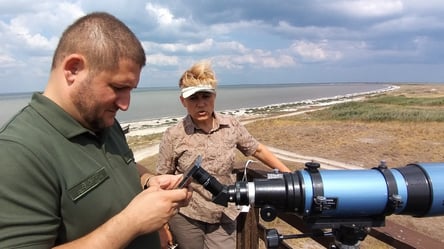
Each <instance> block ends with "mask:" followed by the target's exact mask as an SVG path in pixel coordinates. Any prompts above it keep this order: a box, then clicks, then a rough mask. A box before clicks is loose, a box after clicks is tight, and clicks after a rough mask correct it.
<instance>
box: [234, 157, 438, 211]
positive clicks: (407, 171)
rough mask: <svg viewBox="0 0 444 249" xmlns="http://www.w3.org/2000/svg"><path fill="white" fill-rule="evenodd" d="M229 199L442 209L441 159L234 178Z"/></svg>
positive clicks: (281, 206)
mask: <svg viewBox="0 0 444 249" xmlns="http://www.w3.org/2000/svg"><path fill="white" fill-rule="evenodd" d="M228 194H229V195H230V198H229V201H230V202H235V203H236V204H240V205H245V204H248V203H250V204H253V205H255V206H256V207H264V206H272V207H274V208H276V209H278V210H284V211H290V212H295V213H297V214H299V215H302V216H306V217H313V216H316V217H332V218H349V217H352V218H355V217H376V216H386V215H390V214H404V215H412V216H416V217H422V216H437V215H444V163H418V164H409V165H406V166H404V167H400V168H393V169H388V168H374V169H365V170H322V169H316V170H300V171H295V172H293V173H283V174H282V177H281V178H274V179H255V180H254V181H253V182H248V183H246V182H237V183H236V185H234V186H229V187H228Z"/></svg>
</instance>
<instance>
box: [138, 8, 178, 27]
mask: <svg viewBox="0 0 444 249" xmlns="http://www.w3.org/2000/svg"><path fill="white" fill-rule="evenodd" d="M145 9H146V10H147V12H148V14H150V15H151V16H153V17H154V18H155V19H156V20H157V22H158V23H159V24H160V25H161V26H180V25H182V24H183V23H184V22H185V19H183V18H175V17H174V15H173V14H172V13H171V11H170V10H169V9H168V8H165V7H162V6H160V5H156V4H152V3H147V4H146V6H145Z"/></svg>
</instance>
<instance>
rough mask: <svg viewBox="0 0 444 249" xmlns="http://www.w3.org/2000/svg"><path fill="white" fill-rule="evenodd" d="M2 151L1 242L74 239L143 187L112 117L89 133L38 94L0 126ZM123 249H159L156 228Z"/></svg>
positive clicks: (23, 244) (44, 244) (40, 243)
mask: <svg viewBox="0 0 444 249" xmlns="http://www.w3.org/2000/svg"><path fill="white" fill-rule="evenodd" d="M0 158H1V159H0V160H1V164H0V248H16V247H20V248H28V247H29V248H50V247H52V246H54V245H58V244H62V243H65V242H68V241H71V240H75V239H77V238H79V237H81V236H83V235H86V234H87V233H89V232H91V231H93V230H94V229H96V228H97V227H99V226H100V225H101V224H103V223H105V222H106V221H107V220H108V219H110V218H111V217H112V216H114V215H115V214H117V213H118V212H120V211H121V210H122V209H123V208H125V207H126V205H127V204H128V203H129V202H130V201H131V200H132V198H133V197H134V196H135V195H137V194H138V193H139V192H140V191H141V186H140V180H139V176H138V172H137V168H136V163H135V162H134V156H133V153H132V151H131V150H130V148H129V147H128V144H127V142H126V139H125V136H124V134H123V132H122V130H121V128H120V125H119V124H118V123H117V121H116V122H115V124H114V125H113V126H112V127H110V128H108V129H106V130H104V131H103V132H102V133H101V134H93V133H92V132H90V131H89V130H87V129H85V128H84V127H82V126H81V125H80V124H79V123H78V122H77V121H75V120H74V119H73V118H72V117H71V116H70V115H68V114H67V113H66V112H65V111H64V110H62V109H61V108H60V107H59V106H58V105H56V104H55V103H53V102H52V101H51V100H49V99H48V98H46V97H45V96H43V95H41V94H39V93H35V94H34V95H33V97H32V100H31V102H30V104H29V105H28V106H26V107H25V108H24V109H22V110H21V111H20V112H19V113H18V114H17V115H16V116H15V117H13V118H12V119H11V121H9V122H8V123H7V124H6V125H5V126H4V127H3V128H2V130H0ZM128 248H160V245H159V238H158V234H157V233H153V234H149V235H146V236H143V237H139V238H137V239H136V240H135V241H133V242H132V243H131V245H130V246H129V247H128Z"/></svg>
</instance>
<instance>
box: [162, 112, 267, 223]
mask: <svg viewBox="0 0 444 249" xmlns="http://www.w3.org/2000/svg"><path fill="white" fill-rule="evenodd" d="M214 117H215V125H214V127H213V129H212V130H211V131H210V132H209V133H206V132H204V131H203V130H201V129H199V128H198V127H197V126H196V125H194V123H193V121H192V119H191V116H189V115H187V116H186V117H185V118H184V119H183V120H182V121H181V122H179V123H178V124H177V125H175V126H172V127H170V128H168V129H167V130H166V131H165V133H164V135H163V138H162V142H161V144H160V150H159V160H158V163H157V173H158V174H181V173H183V172H184V171H185V170H186V169H187V168H188V167H190V166H191V165H192V164H193V162H194V160H195V159H196V158H197V156H198V155H201V156H202V164H201V167H202V168H204V169H205V170H206V171H207V172H208V173H209V174H211V175H212V176H214V177H215V178H216V179H217V180H218V181H220V182H221V183H222V184H226V185H231V184H233V183H234V182H235V180H236V176H235V175H234V174H233V173H232V171H233V165H234V161H235V155H236V149H238V150H239V151H240V152H242V153H243V154H244V155H245V156H251V155H252V154H254V152H255V151H256V149H257V147H258V145H259V142H258V141H257V140H256V139H255V138H254V137H253V136H251V135H250V133H249V132H248V131H247V129H246V128H245V127H244V126H243V125H242V124H240V123H239V121H238V120H237V119H236V118H234V117H232V116H227V115H221V114H215V115H214ZM191 186H192V187H193V189H194V192H193V196H192V198H191V201H190V203H189V205H188V206H187V207H182V208H181V209H180V213H181V214H183V215H185V216H187V217H190V218H192V219H195V220H200V221H203V222H207V223H219V221H220V219H221V217H222V214H225V215H226V216H228V217H229V218H230V219H232V220H234V219H236V217H237V215H238V214H239V211H238V210H237V208H236V207H235V206H234V204H230V205H229V206H228V207H224V206H220V205H216V204H214V203H213V202H211V198H212V195H211V193H210V192H208V191H207V190H205V189H204V188H203V187H202V186H201V185H199V184H198V183H194V182H193V183H192V185H191Z"/></svg>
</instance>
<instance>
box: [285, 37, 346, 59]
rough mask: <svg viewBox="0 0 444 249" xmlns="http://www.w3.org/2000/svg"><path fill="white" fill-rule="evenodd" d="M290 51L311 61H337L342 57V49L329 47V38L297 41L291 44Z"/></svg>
mask: <svg viewBox="0 0 444 249" xmlns="http://www.w3.org/2000/svg"><path fill="white" fill-rule="evenodd" d="M290 51H291V52H292V53H294V54H296V55H298V56H300V57H301V58H302V60H304V61H309V62H322V61H335V60H339V59H341V58H342V53H341V52H340V51H334V50H332V49H330V48H329V44H328V41H327V40H323V41H320V42H317V43H315V42H309V41H295V42H294V43H293V44H292V45H291V46H290Z"/></svg>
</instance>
